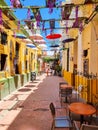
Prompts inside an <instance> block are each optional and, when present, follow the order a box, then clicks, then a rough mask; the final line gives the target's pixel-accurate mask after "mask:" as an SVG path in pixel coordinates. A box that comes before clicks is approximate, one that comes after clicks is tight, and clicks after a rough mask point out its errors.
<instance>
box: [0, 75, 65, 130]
mask: <svg viewBox="0 0 98 130" xmlns="http://www.w3.org/2000/svg"><path fill="white" fill-rule="evenodd" d="M61 81H64V79H63V78H62V77H58V76H46V75H45V74H43V75H41V76H38V77H37V79H36V80H35V81H33V82H29V83H27V84H26V85H25V86H23V87H21V88H19V89H18V90H17V91H15V92H14V93H12V94H11V95H9V96H8V97H6V98H5V99H4V100H3V101H1V102H0V130H50V128H51V121H52V117H51V113H50V111H49V104H50V102H53V103H54V104H55V106H56V107H59V106H60V101H59V95H58V94H59V93H58V92H59V91H58V90H59V89H58V88H59V82H61Z"/></svg>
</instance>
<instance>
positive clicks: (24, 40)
mask: <svg viewBox="0 0 98 130" xmlns="http://www.w3.org/2000/svg"><path fill="white" fill-rule="evenodd" d="M22 41H23V42H26V43H32V41H31V40H30V39H28V38H27V39H22Z"/></svg>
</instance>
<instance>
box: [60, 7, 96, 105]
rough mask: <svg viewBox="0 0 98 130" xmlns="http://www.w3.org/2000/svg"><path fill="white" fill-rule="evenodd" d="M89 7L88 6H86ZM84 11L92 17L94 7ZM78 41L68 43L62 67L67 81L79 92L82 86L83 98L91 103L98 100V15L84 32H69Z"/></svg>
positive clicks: (86, 26) (63, 53) (85, 27)
mask: <svg viewBox="0 0 98 130" xmlns="http://www.w3.org/2000/svg"><path fill="white" fill-rule="evenodd" d="M86 7H87V6H86ZM86 10H87V12H88V14H86V12H85V11H84V10H83V11H82V12H83V14H84V15H85V16H90V14H91V12H92V11H93V5H90V6H88V7H87V8H86ZM69 35H70V36H71V37H76V36H77V37H76V40H75V41H73V42H70V43H66V44H65V45H64V46H65V48H66V49H65V50H63V52H62V67H63V76H64V78H65V80H67V82H68V83H69V84H71V85H73V86H74V88H75V89H76V90H78V87H79V85H82V86H83V88H82V92H81V96H82V97H83V98H84V99H85V100H86V101H89V102H93V103H96V101H97V100H98V42H97V38H98V37H97V36H98V14H97V15H96V16H95V17H94V18H93V19H92V20H91V21H90V22H89V23H88V24H85V26H84V28H83V30H82V32H79V30H77V31H76V32H75V30H74V33H72V31H69Z"/></svg>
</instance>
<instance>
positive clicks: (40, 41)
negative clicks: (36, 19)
mask: <svg viewBox="0 0 98 130" xmlns="http://www.w3.org/2000/svg"><path fill="white" fill-rule="evenodd" d="M34 42H36V43H39V44H46V42H45V40H44V39H43V40H34Z"/></svg>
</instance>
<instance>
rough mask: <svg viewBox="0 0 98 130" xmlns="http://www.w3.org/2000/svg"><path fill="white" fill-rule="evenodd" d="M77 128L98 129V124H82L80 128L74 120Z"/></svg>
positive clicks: (83, 129) (85, 129)
mask: <svg viewBox="0 0 98 130" xmlns="http://www.w3.org/2000/svg"><path fill="white" fill-rule="evenodd" d="M74 126H75V130H98V126H96V125H87V124H82V125H81V127H80V128H79V127H78V125H77V123H76V122H74Z"/></svg>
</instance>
